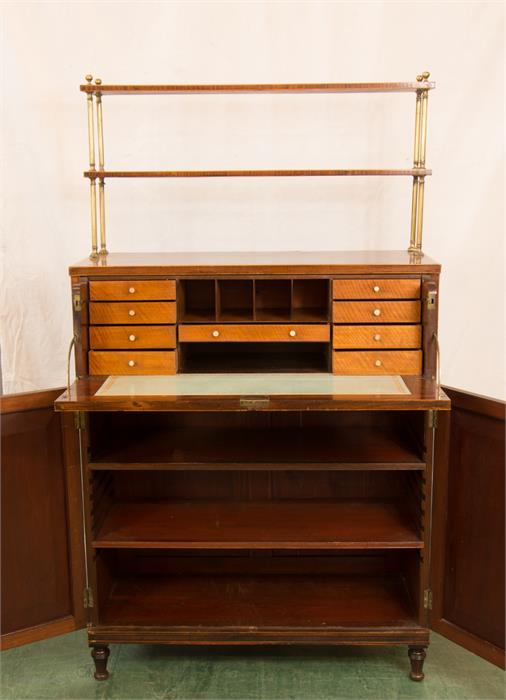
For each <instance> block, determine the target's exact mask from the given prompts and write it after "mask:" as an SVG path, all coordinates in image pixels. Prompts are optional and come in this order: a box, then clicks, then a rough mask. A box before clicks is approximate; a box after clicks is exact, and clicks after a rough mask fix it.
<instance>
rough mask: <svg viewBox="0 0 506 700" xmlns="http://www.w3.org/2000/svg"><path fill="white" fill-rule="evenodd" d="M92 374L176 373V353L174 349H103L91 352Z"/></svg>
mask: <svg viewBox="0 0 506 700" xmlns="http://www.w3.org/2000/svg"><path fill="white" fill-rule="evenodd" d="M88 354H89V365H90V374H116V375H128V374H175V373H176V353H175V351H173V350H167V351H163V350H158V351H156V350H154V351H142V350H141V351H139V350H137V351H131V352H129V351H127V350H124V351H121V350H120V351H118V352H114V351H111V350H109V351H107V350H105V351H102V350H91V351H90V352H89V353H88Z"/></svg>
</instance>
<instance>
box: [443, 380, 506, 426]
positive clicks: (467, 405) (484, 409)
mask: <svg viewBox="0 0 506 700" xmlns="http://www.w3.org/2000/svg"><path fill="white" fill-rule="evenodd" d="M444 391H445V393H446V394H448V396H449V397H450V399H451V402H452V406H455V408H460V409H462V410H463V411H471V412H472V413H480V414H481V415H482V416H488V417H489V418H496V419H497V420H505V417H506V402H505V401H500V400H499V399H490V398H488V397H487V396H482V395H481V394H473V393H472V392H468V391H466V392H464V391H461V390H459V389H453V388H452V387H446V386H445V387H444Z"/></svg>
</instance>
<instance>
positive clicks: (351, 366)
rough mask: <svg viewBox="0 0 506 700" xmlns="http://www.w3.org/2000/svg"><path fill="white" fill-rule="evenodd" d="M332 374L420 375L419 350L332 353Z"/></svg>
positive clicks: (420, 352) (420, 357)
mask: <svg viewBox="0 0 506 700" xmlns="http://www.w3.org/2000/svg"><path fill="white" fill-rule="evenodd" d="M333 354H334V358H333V364H332V371H333V373H334V374H364V375H368V374H404V375H410V374H421V371H422V351H421V350H376V351H374V350H371V351H367V350H365V351H355V352H336V351H335V352H334V353H333Z"/></svg>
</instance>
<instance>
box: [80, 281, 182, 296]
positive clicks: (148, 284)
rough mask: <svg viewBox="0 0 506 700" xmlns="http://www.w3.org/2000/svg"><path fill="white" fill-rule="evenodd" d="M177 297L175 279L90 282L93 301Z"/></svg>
mask: <svg viewBox="0 0 506 700" xmlns="http://www.w3.org/2000/svg"><path fill="white" fill-rule="evenodd" d="M175 298H176V283H175V281H174V280H113V281H112V280H106V281H104V282H102V281H100V282H90V300H91V301H166V300H168V299H175Z"/></svg>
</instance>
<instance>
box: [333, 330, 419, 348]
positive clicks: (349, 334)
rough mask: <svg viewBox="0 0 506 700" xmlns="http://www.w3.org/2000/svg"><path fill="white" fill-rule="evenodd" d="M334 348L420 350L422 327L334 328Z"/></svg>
mask: <svg viewBox="0 0 506 700" xmlns="http://www.w3.org/2000/svg"><path fill="white" fill-rule="evenodd" d="M333 345H334V348H338V349H343V350H345V349H347V348H353V349H362V348H363V349H366V348H373V349H375V350H379V349H381V348H389V349H392V348H394V349H395V348H401V349H404V348H420V347H421V346H422V329H421V326H387V325H385V326H372V325H371V326H334V337H333Z"/></svg>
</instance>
